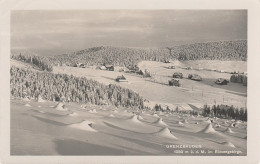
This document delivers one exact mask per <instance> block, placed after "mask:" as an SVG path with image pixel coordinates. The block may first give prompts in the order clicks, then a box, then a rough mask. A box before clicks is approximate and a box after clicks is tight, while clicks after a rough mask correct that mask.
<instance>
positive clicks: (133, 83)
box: [53, 61, 247, 108]
mask: <svg viewBox="0 0 260 164" xmlns="http://www.w3.org/2000/svg"><path fill="white" fill-rule="evenodd" d="M196 62H197V61H189V62H180V61H173V62H172V63H162V62H153V61H143V62H141V63H139V67H140V68H141V69H143V70H144V69H147V70H149V71H150V73H151V74H152V78H142V77H141V76H139V75H136V74H130V73H124V72H118V71H104V70H96V69H95V68H94V67H93V68H76V67H66V66H64V67H54V70H53V72H54V73H64V74H69V75H70V74H72V75H74V76H78V77H86V78H88V79H94V80H97V81H99V82H101V83H104V84H107V85H108V84H118V85H120V86H122V87H125V88H129V89H131V90H133V91H135V92H137V93H139V94H140V95H141V96H142V97H143V98H144V99H147V100H149V101H150V104H147V105H150V106H154V104H156V103H158V104H162V105H168V106H173V107H175V106H181V107H183V108H185V106H187V104H193V105H194V106H197V107H201V106H203V105H205V104H209V105H210V104H211V105H212V104H225V105H233V106H235V107H245V106H246V100H247V87H246V86H243V85H242V84H238V83H231V82H230V83H229V84H228V85H217V84H215V81H216V79H217V78H226V79H228V80H229V79H230V76H231V74H229V73H220V72H216V71H208V70H194V69H195V68H194V69H192V70H186V69H183V68H185V67H187V66H190V65H196V64H195V63H196ZM198 63H199V64H200V66H201V67H204V68H205V69H206V66H207V69H212V68H213V66H214V65H213V66H212V65H211V64H209V61H204V62H203V61H198ZM210 63H212V61H210ZM215 63H219V65H220V66H219V67H218V69H222V70H228V71H231V70H232V69H233V68H234V70H233V71H240V72H246V69H247V67H246V63H245V62H241V61H232V62H231V61H215ZM225 63H226V64H225ZM170 65H174V66H176V69H168V68H167V67H168V66H170ZM209 65H211V67H210V66H209ZM215 65H216V64H215ZM230 66H231V67H230ZM238 68H239V70H238ZM174 72H181V73H183V76H184V78H183V79H180V82H181V83H182V85H183V86H182V87H172V86H169V85H168V80H170V79H171V77H172V75H173V73H174ZM193 73H196V74H198V75H200V76H201V77H202V79H203V80H202V81H200V82H198V81H192V80H190V79H187V77H188V74H193ZM121 75H124V76H125V77H126V79H127V80H128V82H127V83H126V82H124V83H118V82H115V78H116V77H117V76H121Z"/></svg>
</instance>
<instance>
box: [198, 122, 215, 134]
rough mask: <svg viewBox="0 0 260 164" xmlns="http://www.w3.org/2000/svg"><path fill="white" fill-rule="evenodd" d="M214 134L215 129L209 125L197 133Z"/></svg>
mask: <svg viewBox="0 0 260 164" xmlns="http://www.w3.org/2000/svg"><path fill="white" fill-rule="evenodd" d="M215 132H216V131H215V129H214V128H213V127H212V124H211V123H210V124H208V125H207V126H206V127H205V128H204V129H202V130H201V131H199V132H198V133H215Z"/></svg>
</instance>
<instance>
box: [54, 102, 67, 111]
mask: <svg viewBox="0 0 260 164" xmlns="http://www.w3.org/2000/svg"><path fill="white" fill-rule="evenodd" d="M55 109H56V110H60V111H67V109H66V108H65V105H64V104H63V103H61V102H60V103H58V104H57V105H56V107H55Z"/></svg>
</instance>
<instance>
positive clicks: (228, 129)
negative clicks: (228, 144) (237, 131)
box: [224, 128, 234, 133]
mask: <svg viewBox="0 0 260 164" xmlns="http://www.w3.org/2000/svg"><path fill="white" fill-rule="evenodd" d="M224 132H225V133H234V132H233V131H232V130H231V129H230V128H227V129H226V130H225V131H224Z"/></svg>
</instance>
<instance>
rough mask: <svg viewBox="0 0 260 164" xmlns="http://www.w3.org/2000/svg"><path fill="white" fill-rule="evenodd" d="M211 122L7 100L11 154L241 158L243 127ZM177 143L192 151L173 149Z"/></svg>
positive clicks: (93, 107) (171, 115) (244, 150)
mask: <svg viewBox="0 0 260 164" xmlns="http://www.w3.org/2000/svg"><path fill="white" fill-rule="evenodd" d="M132 111H134V113H133V112H132ZM212 121H213V123H211V121H210V119H208V118H204V117H201V116H199V117H197V116H195V117H194V116H189V115H183V114H175V113H173V114H169V113H168V114H166V113H157V114H154V113H152V112H151V111H145V112H140V111H138V110H136V109H132V110H131V111H130V110H129V109H123V108H115V107H112V106H93V105H79V104H73V103H71V104H69V103H68V104H67V103H66V104H61V103H60V104H58V103H57V102H36V101H35V100H21V99H16V98H11V155H182V156H183V155H206V156H207V155H209V156H215V155H246V154H247V152H246V147H247V146H246V143H247V133H246V131H247V123H245V122H240V121H237V122H236V124H237V127H232V126H231V125H232V123H233V122H234V120H225V119H213V120H212ZM178 145H179V146H180V145H184V146H185V145H189V146H193V148H173V147H174V146H175V147H176V146H178ZM176 150H177V151H176ZM185 150H188V151H189V153H184V151H185ZM191 150H192V151H193V152H194V153H191ZM196 151H198V152H199V153H195V152H196ZM228 153H229V154H228Z"/></svg>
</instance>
